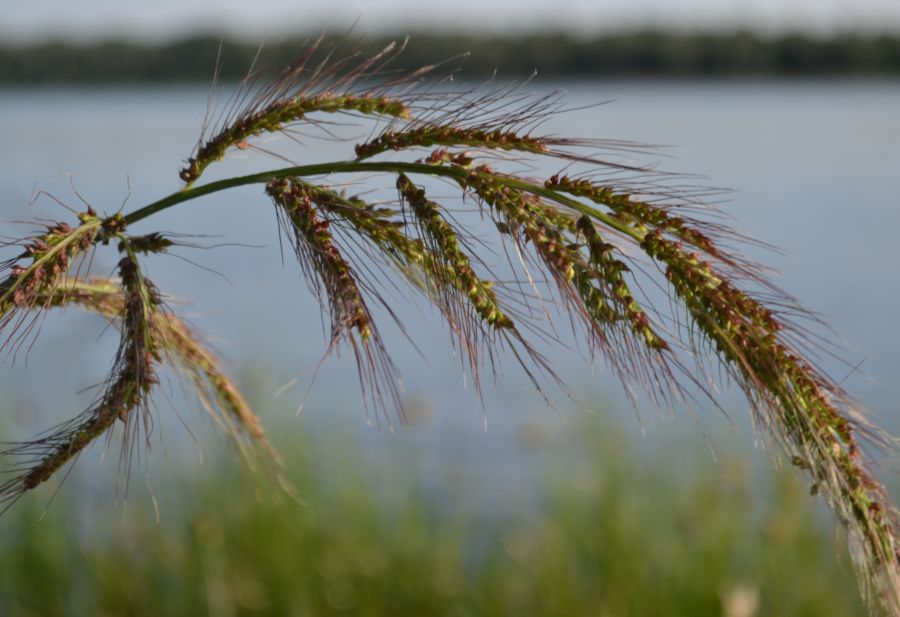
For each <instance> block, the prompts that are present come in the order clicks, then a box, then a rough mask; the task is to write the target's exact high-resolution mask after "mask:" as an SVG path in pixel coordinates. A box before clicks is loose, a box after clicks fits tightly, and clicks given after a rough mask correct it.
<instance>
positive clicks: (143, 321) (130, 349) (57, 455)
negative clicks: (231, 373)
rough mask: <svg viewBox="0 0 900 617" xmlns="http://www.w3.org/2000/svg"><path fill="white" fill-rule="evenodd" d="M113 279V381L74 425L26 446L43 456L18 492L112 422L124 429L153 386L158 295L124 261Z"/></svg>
mask: <svg viewBox="0 0 900 617" xmlns="http://www.w3.org/2000/svg"><path fill="white" fill-rule="evenodd" d="M119 275H120V277H121V279H122V289H123V306H122V342H121V345H120V347H119V352H118V354H117V357H116V368H115V369H114V371H113V376H112V378H111V379H110V382H109V384H108V385H107V387H106V390H105V391H104V393H103V397H102V398H101V400H100V401H99V402H98V403H97V405H96V406H94V407H92V408H91V409H89V410H88V411H87V412H85V413H84V414H82V417H81V419H80V421H77V419H76V422H75V423H74V424H72V425H71V426H65V425H64V426H63V428H62V429H61V430H59V431H58V432H56V433H54V434H52V435H50V436H49V437H46V438H44V439H42V440H40V441H37V442H35V443H33V444H30V445H32V446H34V447H35V448H37V449H40V450H42V451H44V452H45V454H44V455H43V456H42V457H41V458H40V459H39V461H38V462H37V463H36V464H35V465H34V466H32V467H31V468H30V469H29V470H28V471H27V472H26V473H25V474H24V475H23V476H22V477H21V479H20V482H21V486H22V488H23V490H29V489H32V488H34V487H36V486H38V485H39V484H41V483H43V482H45V481H46V480H47V479H48V478H50V476H52V475H53V474H54V473H55V472H56V471H57V470H58V469H59V468H60V467H62V466H63V465H65V464H66V463H67V462H68V461H70V460H71V459H72V458H74V457H75V456H76V455H77V454H78V453H79V452H81V451H82V450H83V449H84V448H85V447H86V446H87V445H88V444H90V443H91V442H92V441H94V440H95V439H96V438H98V437H99V436H101V435H103V434H104V433H106V431H107V430H108V429H109V428H110V427H111V426H112V425H113V424H114V423H115V421H116V420H122V421H123V422H125V423H126V424H127V423H129V422H133V421H135V420H134V419H133V418H132V415H133V414H132V412H133V411H134V410H135V409H138V408H140V407H141V406H142V405H144V404H145V403H146V400H147V397H148V395H149V393H150V390H151V389H152V387H153V385H154V384H155V383H157V378H156V375H155V370H154V366H155V363H156V362H157V361H158V360H159V357H160V355H159V354H160V349H159V348H158V346H157V341H156V336H155V334H156V330H155V328H154V326H153V323H152V317H151V316H152V315H153V313H154V311H155V307H156V302H157V301H158V300H157V298H158V294H157V293H156V291H155V288H154V287H153V285H152V283H150V282H149V281H148V280H147V279H145V278H144V277H143V276H142V275H141V273H140V269H139V267H138V265H137V263H136V262H135V261H134V260H133V259H132V258H131V257H130V256H126V257H123V258H122V260H121V261H120V262H119ZM126 431H127V429H126ZM126 438H127V437H126ZM27 445H28V444H26V447H27Z"/></svg>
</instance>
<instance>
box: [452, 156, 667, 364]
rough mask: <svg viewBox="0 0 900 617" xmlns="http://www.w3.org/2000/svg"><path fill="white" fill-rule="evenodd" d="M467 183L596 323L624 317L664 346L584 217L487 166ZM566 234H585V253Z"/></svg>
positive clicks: (654, 345)
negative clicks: (548, 201)
mask: <svg viewBox="0 0 900 617" xmlns="http://www.w3.org/2000/svg"><path fill="white" fill-rule="evenodd" d="M467 183H468V185H469V186H471V188H472V189H473V190H474V191H475V192H476V193H477V194H478V196H479V197H481V198H482V199H483V200H484V201H485V202H486V203H488V204H489V205H490V206H492V207H493V208H494V209H495V210H496V211H497V212H499V213H500V214H501V215H502V216H503V217H504V218H505V219H506V220H507V221H508V223H509V225H510V227H512V228H516V229H519V230H521V231H520V233H522V234H523V236H524V237H525V238H527V239H528V240H530V241H531V242H532V243H534V245H535V247H536V249H537V252H538V254H539V255H540V257H541V260H542V261H543V262H544V264H546V265H547V267H548V268H549V269H550V271H551V272H552V273H553V275H554V277H555V278H556V279H557V282H558V283H559V285H560V287H561V289H563V290H565V288H566V287H567V286H571V287H573V288H574V290H575V291H576V292H577V295H578V297H579V298H580V300H581V303H582V305H583V307H584V309H585V310H586V311H587V313H588V315H589V316H590V317H591V319H592V320H593V322H594V324H593V325H594V326H595V328H593V330H594V331H595V332H596V331H597V330H596V326H601V325H603V324H606V325H612V324H615V323H617V322H620V321H624V322H625V323H628V324H629V325H630V327H631V330H632V332H634V333H635V334H637V335H639V336H640V337H641V338H642V340H643V342H644V343H645V345H646V346H647V347H648V348H650V349H653V350H656V351H662V350H665V349H667V348H668V345H667V344H666V343H665V341H664V340H663V339H662V338H661V337H660V336H658V335H657V334H656V333H655V332H654V330H653V328H652V327H651V325H650V320H649V318H648V317H647V314H646V313H645V312H644V311H643V310H642V309H641V307H640V305H639V304H638V302H637V300H635V298H634V296H633V294H632V293H631V291H630V289H629V287H628V284H627V283H626V282H625V278H624V276H623V273H625V272H627V271H628V268H627V266H626V265H625V264H624V263H623V262H621V261H620V260H618V259H616V258H615V257H613V255H612V248H613V247H612V246H611V245H608V244H606V243H604V242H603V241H602V239H601V238H600V235H599V232H598V231H597V230H596V228H595V227H594V225H593V223H591V222H590V220H589V219H587V218H585V217H582V218H580V219H578V220H577V221H574V220H573V219H572V217H571V216H569V215H567V214H564V213H562V212H559V211H556V210H555V209H553V208H551V207H549V206H546V205H544V204H542V203H541V202H540V201H539V200H538V199H537V198H535V197H532V196H528V195H525V194H523V193H522V192H521V191H519V190H516V189H513V188H511V187H509V186H507V185H506V184H504V183H503V182H502V181H500V180H499V179H498V178H497V177H496V174H495V173H494V172H493V171H492V170H491V169H490V168H489V167H487V166H481V167H478V168H476V169H474V170H473V171H472V172H471V173H470V174H469V176H468V179H467ZM567 234H568V235H577V234H580V235H582V236H583V237H584V239H585V241H586V243H587V248H588V257H587V259H586V258H585V255H584V254H583V253H582V250H581V246H580V245H579V244H578V243H577V242H575V239H574V238H572V237H567Z"/></svg>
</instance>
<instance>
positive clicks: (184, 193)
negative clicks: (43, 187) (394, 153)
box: [124, 161, 644, 242]
mask: <svg viewBox="0 0 900 617" xmlns="http://www.w3.org/2000/svg"><path fill="white" fill-rule="evenodd" d="M362 172H388V173H401V172H402V173H407V174H418V175H426V176H440V177H444V178H452V179H454V180H460V181H463V182H464V181H465V179H466V177H467V176H468V175H469V173H470V172H469V170H467V169H465V168H462V167H445V166H440V165H429V164H426V163H407V162H396V161H334V162H330V163H317V164H314V165H299V166H296V167H284V168H281V169H273V170H270V171H263V172H259V173H255V174H249V175H246V176H235V177H233V178H226V179H224V180H217V181H215V182H210V183H208V184H203V185H200V186H195V187H191V188H186V189H183V190H181V191H178V192H177V193H172V194H171V195H169V196H167V197H163V198H162V199H160V200H159V201H155V202H153V203H151V204H148V205H146V206H144V207H143V208H139V209H137V210H135V211H134V212H132V213H130V214H128V215H126V216H125V217H124V220H125V223H126V224H127V225H132V224H134V223H137V222H138V221H140V220H143V219H145V218H147V217H149V216H151V215H153V214H156V213H157V212H161V211H162V210H166V209H167V208H171V207H172V206H174V205H177V204H180V203H182V202H185V201H190V200H192V199H196V198H197V197H202V196H204V195H210V194H212V193H217V192H219V191H224V190H226V189H230V188H234V187H238V186H246V185H249V184H261V183H265V182H268V181H269V180H272V179H273V178H287V177H306V176H322V175H328V174H338V173H362ZM496 179H497V180H498V181H499V182H502V183H504V184H506V185H507V186H509V187H511V188H516V189H519V190H522V191H527V192H529V193H532V194H534V195H539V196H541V197H544V198H545V199H549V200H551V201H555V202H556V203H558V204H560V205H563V206H566V207H568V208H571V209H573V210H575V211H577V212H580V213H582V214H586V215H588V216H590V217H591V218H594V219H596V220H598V221H600V222H602V223H603V224H605V225H608V226H609V227H611V228H613V229H615V230H616V231H619V232H621V233H623V234H626V235H628V236H629V237H631V238H633V239H634V240H636V241H638V242H640V241H641V240H642V239H643V236H644V234H643V233H641V232H640V231H638V230H636V229H634V228H633V227H631V226H629V225H627V224H625V223H623V222H622V221H620V220H619V219H618V218H616V217H615V216H612V215H610V214H607V213H606V212H602V211H600V210H598V209H597V208H594V207H592V206H590V205H588V204H585V203H583V202H581V201H578V200H577V199H573V198H572V197H569V196H568V195H564V194H562V193H560V192H558V191H555V190H553V189H549V188H546V187H544V186H542V185H541V184H536V183H533V182H528V181H527V180H523V179H521V178H514V177H510V176H505V175H502V174H497V176H496Z"/></svg>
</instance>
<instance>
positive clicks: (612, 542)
mask: <svg viewBox="0 0 900 617" xmlns="http://www.w3.org/2000/svg"><path fill="white" fill-rule="evenodd" d="M598 422H599V421H597V420H596V419H594V421H593V422H592V423H589V424H587V425H586V426H588V427H591V426H593V427H594V428H595V430H590V429H589V428H588V429H587V430H584V429H585V427H584V426H579V427H578V428H579V429H580V430H579V431H571V432H567V433H566V434H565V435H563V436H559V438H558V439H555V440H552V441H551V442H550V443H549V445H546V444H545V446H544V447H543V449H541V450H540V451H539V452H537V453H533V452H532V453H524V454H522V459H523V461H524V462H525V463H526V466H528V467H532V466H533V467H534V470H533V473H535V474H536V475H537V476H538V479H537V481H536V487H537V488H536V495H537V497H536V502H537V503H538V504H540V505H539V506H538V507H535V508H533V509H531V510H529V511H528V512H523V511H522V510H513V511H510V512H496V511H493V512H490V513H487V514H486V513H480V514H479V513H473V512H478V509H477V508H474V509H473V508H470V507H468V505H471V504H472V503H473V502H474V501H476V500H475V498H474V496H473V495H472V492H471V491H470V490H469V488H467V483H466V481H465V479H464V478H463V479H462V480H460V481H459V482H457V483H456V484H455V486H456V489H455V490H454V491H453V494H452V495H451V494H442V495H440V496H438V497H437V498H435V497H434V495H431V498H429V499H426V498H425V496H424V493H425V489H424V488H423V485H422V484H421V483H420V482H419V481H417V480H416V479H415V471H414V470H415V469H416V468H417V464H416V463H417V460H416V457H415V456H413V457H412V458H411V457H410V455H409V452H406V453H405V454H404V453H403V448H400V449H397V450H391V453H390V455H389V456H387V457H386V459H387V460H383V459H382V460H380V463H379V465H378V467H379V468H378V469H374V467H375V465H374V464H373V463H372V462H371V461H368V462H367V461H366V460H365V459H366V456H365V454H364V453H362V454H361V453H359V451H358V449H356V448H353V447H351V446H349V445H348V444H350V443H352V438H350V437H349V436H347V435H339V434H333V435H328V436H326V437H324V438H323V437H322V436H320V437H319V438H318V439H316V440H313V439H312V438H303V437H291V440H292V441H291V445H292V447H291V448H290V450H291V451H293V452H299V453H302V455H300V456H298V457H297V458H296V459H295V460H293V461H292V462H291V464H290V474H291V477H292V479H293V481H294V482H295V483H296V485H297V489H298V491H299V493H300V494H301V495H302V497H303V499H304V500H305V502H306V504H305V505H298V504H296V503H294V502H291V501H286V500H281V501H280V502H279V501H278V500H277V499H273V498H272V492H271V491H270V490H268V489H266V488H261V487H260V479H259V478H258V477H253V476H252V475H250V474H249V473H247V472H246V471H245V470H244V469H243V468H242V467H241V466H240V465H239V463H233V462H232V461H233V458H234V457H231V456H223V457H222V460H215V461H211V463H212V464H209V463H210V461H207V464H204V465H203V466H202V467H201V468H200V471H199V472H198V473H197V474H193V475H191V474H189V475H187V477H179V478H176V479H175V480H174V481H173V482H171V483H169V485H167V486H165V487H160V486H158V487H157V488H158V489H159V490H160V491H161V502H162V503H163V512H162V522H161V523H159V524H157V523H156V522H155V520H154V516H153V512H152V508H150V507H143V506H140V505H137V506H136V505H135V503H131V504H130V505H129V507H128V508H127V509H125V510H123V509H121V508H116V507H115V506H113V504H112V503H111V502H102V500H101V502H100V503H97V502H96V501H94V502H92V503H84V501H86V500H83V501H82V502H78V501H76V500H75V499H74V498H73V496H74V495H75V494H76V493H78V492H79V491H78V490H77V486H79V485H78V484H77V483H79V482H82V481H83V478H73V479H72V482H73V484H76V485H75V486H73V485H72V484H70V485H67V486H65V487H64V488H63V490H62V491H61V494H60V496H59V497H58V498H57V499H56V501H54V502H53V503H52V505H51V506H50V509H49V511H48V513H47V514H46V516H45V517H44V518H43V519H42V520H38V517H39V514H40V508H41V507H42V505H43V504H44V503H45V502H46V499H47V497H48V496H49V494H50V493H49V492H43V493H42V494H41V495H39V496H38V498H37V499H36V498H35V497H34V496H28V497H26V498H24V499H23V500H22V501H21V502H20V503H19V504H17V506H16V507H15V508H14V509H13V510H11V511H10V512H8V513H7V515H6V516H5V517H4V518H2V519H0V615H3V616H8V617H13V616H25V615H35V616H37V615H40V616H47V615H85V616H87V615H90V616H92V617H99V616H113V615H134V616H140V615H153V616H158V615H216V616H228V615H324V614H343V615H567V616H568V615H609V616H614V615H615V616H618V615H622V616H624V615H629V616H633V615H655V616H656V615H692V616H697V615H726V616H728V617H749V616H751V615H766V616H770V617H775V616H778V615H784V616H791V617H796V616H802V615H809V616H823V615H841V616H847V615H864V614H866V613H865V610H864V608H863V606H862V604H861V602H860V600H859V599H858V594H857V591H856V588H855V580H854V575H853V572H852V568H851V567H850V565H849V559H848V557H847V556H846V555H845V554H843V553H842V552H841V551H842V550H843V549H842V548H841V543H840V542H838V541H836V539H834V538H832V537H830V536H832V533H833V532H831V531H830V529H831V528H832V525H830V524H829V522H828V521H825V520H822V513H821V512H819V511H817V510H816V508H815V503H816V502H815V500H813V499H811V498H810V497H809V494H808V493H809V491H808V487H805V486H802V485H800V484H799V483H798V482H797V481H795V480H794V479H793V476H791V475H790V472H789V471H788V472H786V473H783V474H779V475H774V476H771V475H769V476H766V477H760V476H759V475H756V474H755V472H751V471H750V470H749V468H748V466H747V465H746V464H745V463H743V462H741V460H740V459H735V458H731V459H730V458H729V457H728V455H727V454H725V455H721V454H720V460H719V462H718V463H714V462H712V461H711V460H710V458H709V456H704V454H705V453H703V454H699V455H698V456H697V457H692V456H691V455H690V454H688V452H687V450H686V449H682V450H681V451H678V450H679V448H680V447H682V446H683V445H684V444H679V443H677V442H675V441H674V440H672V442H671V443H669V444H668V446H667V447H666V448H664V450H665V451H664V452H661V453H658V454H654V455H649V454H646V453H644V454H638V453H636V452H634V451H632V450H631V449H630V448H629V447H628V445H627V444H628V440H627V439H624V438H623V437H622V436H621V435H620V434H618V433H617V432H616V431H615V430H611V429H609V428H608V427H606V428H604V429H603V430H600V427H599V426H598ZM309 432H310V433H312V432H313V431H309ZM386 441H387V440H386ZM525 441H526V442H528V441H529V440H528V439H526V440H525ZM342 444H343V445H344V448H341V447H338V446H340V445H342ZM384 447H385V448H386V449H387V448H391V446H390V445H389V444H388V443H385V445H384ZM282 449H283V451H288V448H284V447H282ZM557 450H558V451H557ZM354 452H356V453H354ZM95 460H96V459H95ZM548 460H550V461H552V462H547V461H548ZM541 461H543V462H541ZM532 463H534V464H533V465H532ZM85 466H86V467H92V468H93V469H96V466H95V465H93V466H92V465H91V464H88V462H87V461H85ZM166 468H167V469H173V468H176V465H175V464H174V463H171V462H167V463H166ZM524 473H532V471H528V470H525V471H524ZM378 474H381V477H380V479H379V478H378V477H377V476H378ZM385 476H387V478H388V479H387V480H385ZM154 478H155V483H156V484H157V485H158V484H161V483H162V482H163V481H162V480H161V479H160V477H159V475H157V474H154ZM138 484H139V482H137V483H135V485H136V486H137V485H138ZM498 490H502V489H498ZM133 492H138V493H139V492H140V491H139V490H137V489H133ZM132 501H140V498H139V497H137V498H134V499H133V500H132Z"/></svg>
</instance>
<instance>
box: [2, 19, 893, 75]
mask: <svg viewBox="0 0 900 617" xmlns="http://www.w3.org/2000/svg"><path fill="white" fill-rule="evenodd" d="M402 38H403V37H387V36H382V35H379V36H371V37H349V38H344V39H338V40H339V41H340V42H339V47H338V50H337V52H336V53H337V54H338V55H341V54H347V53H350V52H351V51H355V50H357V49H358V48H361V49H362V50H363V51H364V53H365V52H374V51H376V50H377V49H380V48H381V47H382V46H383V45H384V44H386V43H387V42H388V41H390V40H394V39H400V40H402ZM308 40H309V37H304V36H297V37H294V38H292V39H291V40H283V41H277V42H270V43H266V45H265V46H264V48H263V54H262V58H263V66H264V67H270V70H269V71H268V72H269V73H271V72H274V71H275V70H277V69H279V68H281V67H283V66H286V65H287V64H289V63H290V62H291V61H292V60H293V59H294V58H296V56H297V55H298V54H299V53H300V51H301V50H302V49H303V48H304V46H305V45H306V43H305V42H304V41H308ZM220 45H221V48H222V64H221V72H220V78H221V79H223V80H237V79H241V78H242V77H244V75H245V74H246V71H247V69H248V67H249V66H250V65H251V63H252V61H253V58H254V56H255V55H256V53H257V50H258V48H259V45H258V44H257V43H250V42H247V41H239V40H236V39H225V40H220V38H219V37H218V36H217V35H196V36H192V37H188V38H183V39H179V40H176V41H172V42H169V43H165V44H159V45H147V44H139V43H134V42H127V41H106V42H99V43H91V44H76V43H71V42H59V41H57V42H43V43H35V44H30V45H19V46H12V45H3V44H0V84H4V85H9V84H85V83H87V84H93V83H96V84H100V83H163V82H168V83H173V82H174V83H179V82H181V83H191V82H199V83H208V82H209V80H210V78H211V76H212V74H213V70H214V68H215V66H216V59H217V57H218V55H219V47H220ZM464 52H468V56H465V57H463V56H461V54H463V53H464ZM448 59H449V61H448ZM439 62H446V64H447V67H448V68H447V71H448V72H449V71H451V70H452V71H457V74H458V75H459V76H460V77H465V78H472V79H483V78H486V77H490V76H491V75H492V74H493V73H494V71H495V70H496V71H497V73H498V74H499V75H501V76H502V77H503V78H505V79H524V78H528V77H529V76H530V75H532V74H533V73H535V72H537V74H538V75H540V76H541V77H544V78H547V77H550V78H561V79H576V80H578V79H598V78H617V79H619V78H657V77H665V78H671V79H696V78H735V77H738V78H755V77H898V76H900V34H897V35H892V34H882V35H871V34H843V35H834V36H830V37H827V38H826V37H814V36H810V35H805V34H784V35H778V36H768V37H767V36H762V35H759V34H754V33H750V32H733V33H725V34H710V33H687V34H685V33H664V32H661V31H642V32H631V33H625V34H614V35H610V34H604V35H602V36H598V37H595V38H575V37H570V36H566V35H563V34H553V33H549V34H531V35H523V36H517V37H486V36H467V35H464V34H435V33H418V34H415V33H414V34H413V35H412V36H411V37H410V40H409V43H408V45H407V49H406V50H405V51H404V52H403V54H402V55H401V56H400V57H399V58H398V59H397V61H396V67H397V68H398V69H402V68H407V69H409V68H414V67H419V66H422V65H426V64H433V63H439ZM264 72H265V71H264Z"/></svg>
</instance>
